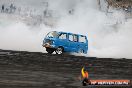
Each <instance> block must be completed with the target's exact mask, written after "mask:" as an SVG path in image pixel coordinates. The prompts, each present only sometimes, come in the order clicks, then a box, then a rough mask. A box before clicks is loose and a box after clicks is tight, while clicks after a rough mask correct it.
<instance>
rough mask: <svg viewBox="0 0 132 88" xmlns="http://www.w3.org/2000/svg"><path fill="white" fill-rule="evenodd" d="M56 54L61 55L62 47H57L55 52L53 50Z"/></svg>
mask: <svg viewBox="0 0 132 88" xmlns="http://www.w3.org/2000/svg"><path fill="white" fill-rule="evenodd" d="M55 52H56V54H62V53H63V47H58V48H57V49H56V50H55Z"/></svg>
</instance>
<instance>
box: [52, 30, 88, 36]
mask: <svg viewBox="0 0 132 88" xmlns="http://www.w3.org/2000/svg"><path fill="white" fill-rule="evenodd" d="M52 32H58V33H68V34H75V35H80V36H86V35H82V34H76V33H71V32H63V31H52Z"/></svg>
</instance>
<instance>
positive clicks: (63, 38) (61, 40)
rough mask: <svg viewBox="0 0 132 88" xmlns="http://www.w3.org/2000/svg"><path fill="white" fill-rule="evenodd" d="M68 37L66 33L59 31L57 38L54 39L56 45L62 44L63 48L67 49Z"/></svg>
mask: <svg viewBox="0 0 132 88" xmlns="http://www.w3.org/2000/svg"><path fill="white" fill-rule="evenodd" d="M67 41H68V38H67V33H60V34H59V36H58V39H57V40H56V45H57V46H58V47H59V46H62V47H63V48H64V51H67V48H68V42H67Z"/></svg>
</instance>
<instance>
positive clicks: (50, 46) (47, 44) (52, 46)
mask: <svg viewBox="0 0 132 88" xmlns="http://www.w3.org/2000/svg"><path fill="white" fill-rule="evenodd" d="M42 46H43V47H45V48H55V45H50V44H49V43H45V44H43V45H42Z"/></svg>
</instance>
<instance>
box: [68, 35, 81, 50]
mask: <svg viewBox="0 0 132 88" xmlns="http://www.w3.org/2000/svg"><path fill="white" fill-rule="evenodd" d="M68 38H69V49H68V50H69V51H70V52H77V51H78V46H79V45H78V36H77V35H76V34H68Z"/></svg>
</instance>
